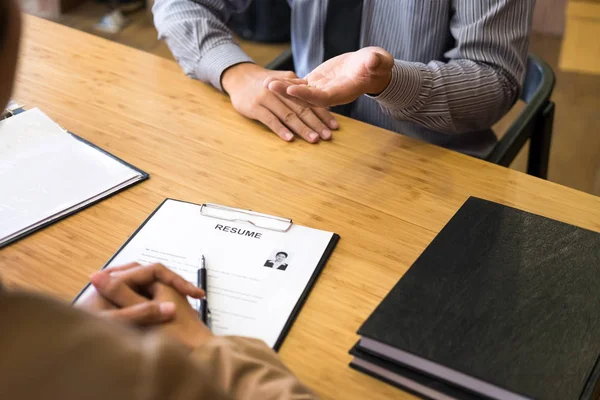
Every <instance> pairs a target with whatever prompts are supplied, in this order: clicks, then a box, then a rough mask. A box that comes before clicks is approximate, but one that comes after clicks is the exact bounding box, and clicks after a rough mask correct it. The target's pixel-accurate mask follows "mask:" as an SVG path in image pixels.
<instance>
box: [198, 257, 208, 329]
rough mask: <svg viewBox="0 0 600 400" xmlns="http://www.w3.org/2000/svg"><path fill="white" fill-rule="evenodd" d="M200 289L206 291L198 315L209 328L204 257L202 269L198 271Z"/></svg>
mask: <svg viewBox="0 0 600 400" xmlns="http://www.w3.org/2000/svg"><path fill="white" fill-rule="evenodd" d="M198 287H199V288H200V289H202V290H204V298H202V299H200V307H198V315H199V316H200V318H201V319H202V322H204V324H205V325H206V326H208V301H207V300H206V298H207V297H208V292H207V288H208V285H207V282H206V261H205V259H204V255H203V256H202V262H201V264H200V268H199V269H198Z"/></svg>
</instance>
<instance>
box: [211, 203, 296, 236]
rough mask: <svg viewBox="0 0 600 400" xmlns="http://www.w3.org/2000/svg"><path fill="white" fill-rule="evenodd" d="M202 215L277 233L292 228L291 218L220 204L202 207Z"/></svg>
mask: <svg viewBox="0 0 600 400" xmlns="http://www.w3.org/2000/svg"><path fill="white" fill-rule="evenodd" d="M200 214H202V215H203V216H205V217H211V218H217V219H221V220H224V221H231V222H247V223H249V224H251V225H253V226H255V227H257V228H262V229H267V230H270V231H275V232H287V231H288V230H289V229H290V228H291V227H292V224H293V222H292V220H291V219H289V218H282V217H277V216H274V215H268V214H261V213H258V212H255V211H251V210H242V209H239V208H233V207H227V206H222V205H219V204H212V203H205V204H202V205H201V206H200Z"/></svg>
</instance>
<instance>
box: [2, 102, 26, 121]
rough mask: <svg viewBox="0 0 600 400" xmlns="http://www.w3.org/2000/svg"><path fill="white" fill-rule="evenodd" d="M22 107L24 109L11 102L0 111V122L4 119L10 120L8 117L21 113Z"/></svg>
mask: <svg viewBox="0 0 600 400" xmlns="http://www.w3.org/2000/svg"><path fill="white" fill-rule="evenodd" d="M23 107H25V106H24V105H21V104H17V103H15V102H14V101H12V100H11V101H10V102H9V103H8V105H7V106H6V108H5V109H4V110H2V114H1V115H0V121H2V120H3V119H6V118H10V117H12V116H14V115H16V114H18V113H19V112H22V111H23Z"/></svg>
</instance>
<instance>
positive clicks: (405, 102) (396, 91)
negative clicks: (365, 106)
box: [369, 60, 427, 110]
mask: <svg viewBox="0 0 600 400" xmlns="http://www.w3.org/2000/svg"><path fill="white" fill-rule="evenodd" d="M426 74H427V70H426V69H425V68H422V67H421V66H420V65H418V64H416V63H410V62H405V61H398V60H396V61H395V62H394V67H393V68H392V79H391V81H390V84H389V85H388V87H387V88H385V90H384V91H383V92H381V94H379V95H377V96H369V97H371V98H373V99H375V100H377V102H379V104H380V105H381V106H383V107H385V108H388V109H394V110H397V109H400V108H407V107H410V106H412V105H414V104H415V103H416V102H417V100H418V99H419V95H420V94H421V91H422V89H423V83H424V81H425V76H426Z"/></svg>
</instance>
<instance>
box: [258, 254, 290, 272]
mask: <svg viewBox="0 0 600 400" xmlns="http://www.w3.org/2000/svg"><path fill="white" fill-rule="evenodd" d="M289 260H290V254H289V253H288V252H287V251H283V250H277V251H274V252H273V254H271V257H269V258H268V259H267V261H265V263H264V264H263V267H267V268H273V269H276V270H279V271H285V270H286V269H287V267H288V264H289Z"/></svg>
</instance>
